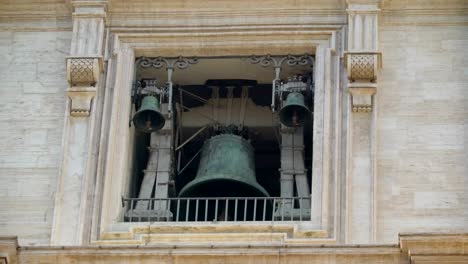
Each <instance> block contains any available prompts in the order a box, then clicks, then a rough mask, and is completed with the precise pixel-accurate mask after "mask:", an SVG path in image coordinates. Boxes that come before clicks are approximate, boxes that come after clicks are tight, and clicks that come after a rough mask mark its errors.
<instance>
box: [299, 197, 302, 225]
mask: <svg viewBox="0 0 468 264" xmlns="http://www.w3.org/2000/svg"><path fill="white" fill-rule="evenodd" d="M299 221H302V197H300V198H299Z"/></svg>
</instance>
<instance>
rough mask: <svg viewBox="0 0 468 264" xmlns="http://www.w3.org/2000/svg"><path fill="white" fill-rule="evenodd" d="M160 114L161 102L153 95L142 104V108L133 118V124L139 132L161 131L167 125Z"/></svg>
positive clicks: (146, 97)
mask: <svg viewBox="0 0 468 264" xmlns="http://www.w3.org/2000/svg"><path fill="white" fill-rule="evenodd" d="M165 122H166V121H165V119H164V116H163V115H162V114H161V112H160V106H159V101H158V99H157V98H156V97H154V96H152V95H147V96H145V98H143V101H142V102H141V107H140V109H139V110H138V112H136V113H135V115H134V116H133V124H134V125H135V128H136V129H137V130H139V131H142V132H145V133H151V132H154V131H157V130H159V129H161V128H162V127H163V126H164V123H165Z"/></svg>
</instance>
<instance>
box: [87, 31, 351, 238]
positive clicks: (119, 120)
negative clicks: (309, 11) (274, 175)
mask: <svg viewBox="0 0 468 264" xmlns="http://www.w3.org/2000/svg"><path fill="white" fill-rule="evenodd" d="M341 30H343V28H342V27H341V26H334V27H333V29H327V30H324V29H323V28H321V27H316V28H313V27H308V28H304V27H302V26H297V27H294V26H284V27H283V26H277V27H274V28H269V27H265V28H258V27H256V26H255V27H248V28H244V29H238V30H237V31H235V32H233V31H232V30H225V29H223V28H219V29H216V30H211V29H204V28H198V29H197V30H193V31H189V32H176V33H173V32H169V33H168V32H167V30H165V31H161V30H155V31H153V32H150V33H145V34H141V32H134V31H133V30H132V29H131V28H130V29H127V30H125V31H122V30H121V29H117V31H116V32H111V34H113V42H112V45H110V46H111V48H109V50H108V51H107V52H108V53H109V54H112V60H114V59H115V60H116V61H117V63H115V65H114V66H113V69H110V70H109V71H110V72H115V74H112V75H110V76H109V77H108V78H109V81H108V82H107V84H108V87H106V90H107V89H111V88H113V94H112V98H111V99H110V100H112V106H111V107H110V108H111V110H109V112H108V113H106V115H105V116H103V122H108V123H109V129H107V130H106V131H103V132H102V133H103V134H102V137H105V138H107V139H108V141H107V143H106V145H105V146H104V147H103V148H104V149H103V150H102V151H100V157H99V159H100V163H99V164H100V165H99V166H100V168H101V167H102V168H103V169H102V174H100V175H98V176H97V177H99V178H100V179H99V180H98V181H100V182H103V183H102V189H103V190H99V191H97V192H99V193H102V197H98V199H100V200H96V205H95V207H96V208H98V207H99V208H102V209H101V210H102V211H101V212H99V214H100V215H98V216H97V217H96V219H97V220H96V222H95V223H94V226H93V231H92V232H94V234H93V237H92V241H93V243H99V241H101V240H103V238H104V237H105V236H106V234H107V233H109V232H113V231H115V230H116V229H118V228H120V227H122V226H124V225H125V224H126V223H122V222H121V218H120V215H121V210H122V207H121V203H120V199H121V197H122V195H125V193H124V192H125V184H126V181H127V179H128V171H129V170H128V166H129V164H128V162H127V161H128V159H129V156H128V155H129V153H130V152H129V151H130V150H131V145H130V144H131V142H129V138H130V133H131V129H130V130H129V129H128V118H126V117H128V116H130V114H131V109H130V107H129V105H130V104H129V103H128V102H129V100H130V89H131V85H132V79H133V69H134V58H135V56H142V55H149V56H151V54H153V55H154V54H159V55H161V56H164V57H171V56H178V55H180V54H181V53H182V54H187V56H199V57H201V56H218V55H224V56H226V55H234V56H244V55H251V54H255V53H257V54H264V53H265V51H266V50H268V52H270V53H272V54H288V53H290V52H298V53H304V52H307V51H308V50H311V52H314V50H315V51H316V61H318V63H317V65H316V67H315V69H316V72H315V75H316V79H315V80H316V99H315V100H316V101H317V104H316V106H315V108H314V113H315V114H316V115H317V118H315V119H314V122H317V125H316V126H315V131H314V133H315V134H314V138H315V139H316V141H317V143H316V144H315V145H314V150H313V152H314V153H316V155H314V156H315V157H316V160H314V161H313V163H314V170H315V171H314V175H316V180H315V181H313V183H312V189H313V190H314V191H312V195H313V197H312V200H313V202H312V203H313V204H312V208H314V209H313V210H311V211H312V213H311V220H310V221H308V222H304V223H301V224H299V223H290V224H288V225H289V226H290V227H291V228H300V229H301V231H300V232H296V233H295V234H296V235H300V236H303V238H301V239H311V240H315V241H316V240H317V239H320V240H322V239H323V237H322V236H326V238H327V239H329V240H333V241H337V236H338V235H337V234H338V233H339V232H338V231H337V230H338V229H339V228H340V227H339V226H338V223H337V222H336V221H335V217H332V215H333V216H336V215H339V214H340V212H339V211H338V210H340V208H341V207H340V206H339V204H338V201H339V199H338V200H331V199H328V197H329V196H330V195H331V193H339V191H338V190H337V189H336V188H338V186H339V185H338V184H335V180H332V178H333V177H337V176H336V175H335V173H337V174H339V172H338V171H339V170H340V169H339V165H338V164H339V162H338V161H337V162H335V163H334V162H330V160H335V159H337V157H338V156H339V155H340V154H339V153H340V150H338V151H335V149H336V148H337V147H336V146H335V145H334V143H335V142H337V140H335V139H331V137H333V135H334V134H332V133H330V130H332V129H334V127H335V126H337V125H339V124H338V123H340V121H339V120H340V119H339V118H337V115H339V114H340V113H341V111H339V110H337V108H338V109H340V108H339V106H338V105H341V104H342V103H343V102H342V101H341V100H339V101H336V100H335V99H336V98H341V96H336V93H337V92H338V91H339V89H338V85H339V83H340V82H339V78H340V77H339V76H337V75H335V74H333V72H336V69H335V67H338V64H339V56H338V55H337V54H335V48H334V47H336V46H337V44H336V41H338V39H337V38H336V35H337V32H341ZM272 31H274V32H275V34H273V35H271V34H269V33H270V32H272ZM240 34H242V36H243V40H242V42H239V35H240ZM110 65H112V64H110ZM272 70H273V69H272ZM324 105H325V106H324ZM332 105H333V106H335V107H332ZM335 111H336V113H338V114H335ZM339 131H341V130H339ZM340 133H341V132H340ZM335 136H336V137H337V138H340V137H342V135H341V134H340V135H335ZM337 181H339V179H338V180H337ZM122 190H123V191H122ZM338 195H339V194H338ZM132 224H133V223H132ZM180 224H181V223H179V225H180ZM216 225H218V224H216ZM220 225H221V224H220ZM223 225H228V226H230V227H232V229H231V233H240V232H239V227H240V226H241V225H239V224H236V223H228V224H223ZM211 226H213V225H211ZM316 231H320V232H319V233H317V232H316ZM200 233H201V234H200ZM204 233H205V230H203V232H201V230H200V232H197V231H196V230H194V231H193V232H192V231H191V232H189V231H186V232H185V234H184V235H180V234H178V235H175V236H174V239H177V237H179V238H178V239H179V240H180V239H185V237H194V241H198V242H199V243H208V242H209V241H210V239H211V238H210V237H207V236H203V234H204ZM281 233H283V234H284V233H287V232H283V231H281ZM318 234H319V237H317V235H318ZM155 236H156V237H157V236H158V234H155ZM168 236H169V235H167V236H166V237H168ZM244 236H245V234H244ZM151 237H154V236H151ZM197 237H198V240H197ZM320 237H322V238H320ZM265 239H267V238H266V237H263V239H262V241H265ZM267 240H268V239H267Z"/></svg>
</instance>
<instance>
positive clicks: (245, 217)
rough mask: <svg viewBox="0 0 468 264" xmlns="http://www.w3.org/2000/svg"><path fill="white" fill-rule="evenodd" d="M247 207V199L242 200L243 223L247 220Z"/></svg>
mask: <svg viewBox="0 0 468 264" xmlns="http://www.w3.org/2000/svg"><path fill="white" fill-rule="evenodd" d="M247 205H248V200H247V198H246V199H245V200H244V222H245V221H246V219H247Z"/></svg>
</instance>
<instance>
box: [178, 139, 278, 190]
mask: <svg viewBox="0 0 468 264" xmlns="http://www.w3.org/2000/svg"><path fill="white" fill-rule="evenodd" d="M179 196H180V197H268V196H269V194H268V192H267V191H266V190H265V189H264V188H263V187H262V186H261V185H260V184H258V182H257V180H256V177H255V164H254V150H253V147H252V146H251V145H250V143H249V142H248V141H247V140H245V139H243V138H242V137H240V136H237V135H232V134H221V135H218V136H214V137H212V138H210V139H208V140H206V141H205V143H204V145H203V148H202V152H201V158H200V163H199V166H198V171H197V175H196V177H195V179H194V180H192V181H191V182H189V183H188V184H187V185H186V186H185V187H184V188H183V189H182V190H181V191H180V193H179Z"/></svg>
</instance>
